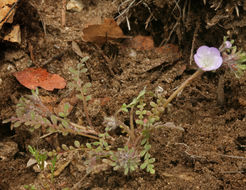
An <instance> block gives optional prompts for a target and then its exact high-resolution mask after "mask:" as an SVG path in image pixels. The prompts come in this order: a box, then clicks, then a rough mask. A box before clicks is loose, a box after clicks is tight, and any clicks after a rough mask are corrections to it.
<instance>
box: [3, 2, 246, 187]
mask: <svg viewBox="0 0 246 190" xmlns="http://www.w3.org/2000/svg"><path fill="white" fill-rule="evenodd" d="M82 2H83V5H84V8H83V10H82V11H81V12H66V26H65V27H63V26H62V25H61V12H62V2H61V1H53V0H43V1H34V0H30V1H27V0H21V1H20V2H19V4H18V8H17V12H16V15H15V17H14V23H18V24H20V26H21V32H22V43H21V45H17V44H11V43H9V42H6V41H3V40H1V36H3V35H4V33H5V32H6V31H8V27H10V25H9V24H8V25H6V26H4V28H3V29H2V31H0V35H1V36H0V121H3V120H5V119H7V118H10V117H11V116H13V115H15V105H16V102H17V100H18V99H19V98H20V97H21V96H23V95H25V94H30V90H28V89H27V88H25V87H23V86H22V85H21V84H19V83H18V82H17V80H16V79H15V78H14V76H13V75H12V74H13V72H15V71H20V70H23V69H24V68H28V67H31V66H32V67H33V66H34V67H42V68H46V69H47V70H48V71H49V72H51V73H56V74H59V75H61V76H62V77H64V78H65V79H66V80H67V81H69V80H71V75H70V73H69V71H68V68H69V67H75V66H76V65H77V64H78V63H79V60H80V58H79V57H78V55H76V53H74V52H73V51H72V50H71V44H72V41H75V42H77V43H78V45H79V47H80V49H81V51H82V53H83V54H84V55H89V56H90V59H89V60H88V61H87V64H86V66H87V68H88V76H87V78H85V79H84V80H86V81H89V82H91V83H92V87H91V89H90V94H91V95H92V96H93V98H96V99H98V100H101V99H106V100H107V101H106V103H101V104H100V101H94V103H91V104H90V105H89V106H88V109H89V115H90V117H91V119H92V124H93V126H95V128H96V130H98V131H100V132H102V131H103V130H104V127H105V126H104V125H103V120H104V116H106V115H107V116H111V115H113V114H114V113H115V112H116V111H117V110H118V109H119V108H120V107H121V105H122V104H123V103H130V101H131V100H132V99H133V98H134V97H136V96H137V95H138V93H139V92H140V91H141V90H142V89H143V87H144V86H146V87H147V90H148V91H153V92H154V91H155V89H156V88H158V87H161V88H163V89H164V91H163V96H165V97H166V98H167V97H168V96H169V95H170V94H171V93H172V92H173V91H174V89H175V88H176V87H178V86H179V85H180V84H181V83H182V82H183V81H184V80H185V79H187V78H188V77H189V76H190V75H191V74H193V73H194V72H195V71H196V65H195V63H194V62H193V61H192V62H191V64H190V55H191V52H192V51H191V49H192V48H193V50H194V52H195V50H196V49H197V48H198V47H199V46H201V45H204V44H206V45H208V46H214V47H219V45H220V44H221V43H222V41H223V36H225V35H228V36H229V37H230V38H231V39H234V40H235V43H236V44H237V46H238V47H239V48H241V49H243V50H246V43H245V41H244V40H245V39H246V3H245V2H244V1H243V0H234V1H232V0H226V1H220V0H211V1H207V2H206V1H205V2H206V5H204V3H203V2H204V1H202V0H198V1H191V0H181V1H167V0H153V1H150V0H144V1H134V0H132V1H120V0H116V1H110V0H102V1H99V0H89V1H86V0H82ZM122 2H125V4H121V3H122ZM220 2H221V4H220ZM130 3H133V6H132V7H128V6H129V5H130ZM120 5H122V6H120ZM211 6H212V7H211ZM217 7H218V8H217ZM118 8H119V9H120V10H121V12H122V11H124V10H126V9H127V8H129V12H128V14H127V15H122V16H120V18H119V20H121V23H120V27H121V28H122V29H123V31H124V34H125V35H129V36H136V35H146V36H152V37H153V39H154V42H155V46H156V47H158V46H160V45H163V44H165V43H166V44H173V45H176V46H178V47H179V53H177V52H176V53H175V52H168V54H167V53H166V54H157V53H155V52H154V51H151V50H142V51H141V50H139V51H137V50H134V49H133V48H131V47H128V46H127V45H126V44H127V43H125V42H124V41H120V42H117V43H113V44H109V46H107V45H104V47H103V48H100V47H96V46H95V45H94V44H92V43H87V42H83V41H82V40H81V31H82V29H83V27H84V26H85V25H86V24H87V23H88V22H89V21H90V20H92V19H93V18H95V17H100V18H108V17H117V16H118V15H119V12H118ZM216 8H217V9H216ZM215 9H216V10H215ZM237 12H238V13H239V15H237V14H238V13H237ZM126 17H127V18H128V20H129V24H130V26H131V30H130V31H129V30H128V25H127V22H126ZM192 44H193V47H192ZM30 45H31V46H32V47H33V57H34V60H31V53H30V48H28V47H30ZM115 49H117V51H115ZM192 53H193V52H192ZM56 55H60V56H59V58H58V59H56V58H55V59H54V60H52V61H50V62H49V63H48V64H45V65H44V63H45V62H46V61H47V60H48V59H50V58H52V57H54V56H56ZM30 63H31V64H30ZM221 75H223V76H224V83H223V84H222V86H221V85H220V86H219V87H218V81H219V78H220V76H221ZM218 88H220V90H218ZM40 94H41V95H42V96H50V97H56V99H57V100H58V99H59V101H61V100H62V99H64V98H69V97H70V96H69V94H68V90H67V89H63V90H55V91H53V92H47V91H45V90H42V89H40ZM218 97H219V98H218ZM221 97H222V98H223V97H224V101H223V100H221ZM245 102H246V75H244V76H242V77H241V78H240V79H237V78H236V77H235V76H234V75H233V74H232V73H230V72H229V71H224V70H220V71H218V72H206V73H204V74H203V75H202V76H201V77H199V78H197V79H196V80H195V81H193V82H192V84H191V85H190V86H189V87H187V88H185V89H184V90H183V92H182V93H181V94H180V95H179V96H178V97H177V98H176V99H174V100H173V101H172V102H171V106H170V107H169V109H168V111H166V112H165V113H164V114H162V116H161V122H162V123H166V122H172V123H174V125H175V126H179V127H181V128H183V129H184V131H181V130H178V129H171V128H161V129H158V130H157V131H155V132H154V134H153V136H152V137H151V145H152V148H151V154H152V155H153V157H155V158H156V161H155V163H154V165H155V170H156V172H155V174H154V175H151V174H149V173H147V172H146V171H142V170H138V171H136V172H133V173H131V174H129V175H128V176H125V175H124V174H123V172H120V171H113V169H111V168H109V169H107V170H106V171H101V172H99V173H95V174H90V175H88V176H86V177H85V179H84V181H83V183H82V187H81V188H80V189H94V190H100V189H170V190H171V189H172V190H176V189H177V190H178V189H245V187H246V177H245V171H246V162H245V159H246V157H245V146H246V117H245V113H246V103H245ZM56 103H57V104H58V103H59V102H56ZM97 103H98V104H99V105H98V104H97ZM81 109H82V104H80V103H78V104H77V105H76V107H75V108H74V109H73V111H72V112H71V115H70V118H71V120H73V121H74V122H80V119H79V118H81V119H82V120H83V119H84V118H85V116H84V114H83V113H82V111H81ZM122 119H125V121H124V122H125V123H127V122H129V120H127V118H125V116H124V117H123V116H122ZM119 134H120V132H119ZM42 135H43V134H42V132H41V131H38V130H37V131H36V132H34V133H30V132H29V131H28V129H27V128H26V127H24V126H23V127H19V128H16V129H14V130H10V123H7V124H1V126H0V189H1V190H7V189H10V190H15V189H24V187H23V185H28V184H35V185H36V187H37V189H63V188H65V187H69V188H71V187H73V185H74V184H75V183H76V182H78V181H80V179H81V178H83V176H84V175H85V169H84V168H83V166H82V165H83V159H84V158H82V155H75V156H74V159H73V161H71V163H69V165H68V166H67V167H66V168H65V169H64V170H63V171H62V172H61V173H60V175H59V176H57V177H55V182H54V184H51V183H50V181H48V180H47V178H45V177H43V176H41V174H39V173H36V172H35V171H34V170H33V168H32V167H29V168H26V164H27V162H28V160H29V159H30V157H31V155H30V153H29V152H28V149H27V146H28V145H32V146H34V147H38V148H39V149H40V150H41V149H46V150H51V149H53V148H55V147H56V145H57V143H58V145H61V144H63V143H65V144H68V145H69V144H72V143H73V142H74V140H79V141H80V142H81V143H86V142H92V141H93V140H92V139H89V138H87V137H81V136H73V135H68V136H67V137H63V136H62V135H58V136H51V137H49V138H48V139H39V137H40V136H42ZM115 137H117V132H116V135H115ZM6 152H7V153H6ZM3 155H5V156H3Z"/></svg>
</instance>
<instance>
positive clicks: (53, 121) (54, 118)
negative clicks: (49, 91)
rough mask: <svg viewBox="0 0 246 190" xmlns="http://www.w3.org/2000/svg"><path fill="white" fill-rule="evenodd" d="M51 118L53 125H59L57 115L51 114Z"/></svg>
mask: <svg viewBox="0 0 246 190" xmlns="http://www.w3.org/2000/svg"><path fill="white" fill-rule="evenodd" d="M50 119H51V121H52V123H53V125H57V118H56V116H55V115H51V116H50Z"/></svg>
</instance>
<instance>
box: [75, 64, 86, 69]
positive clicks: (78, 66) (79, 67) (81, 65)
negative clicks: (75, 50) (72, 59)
mask: <svg viewBox="0 0 246 190" xmlns="http://www.w3.org/2000/svg"><path fill="white" fill-rule="evenodd" d="M84 66H85V64H83V63H79V64H78V65H77V69H78V70H80V69H81V68H82V67H84Z"/></svg>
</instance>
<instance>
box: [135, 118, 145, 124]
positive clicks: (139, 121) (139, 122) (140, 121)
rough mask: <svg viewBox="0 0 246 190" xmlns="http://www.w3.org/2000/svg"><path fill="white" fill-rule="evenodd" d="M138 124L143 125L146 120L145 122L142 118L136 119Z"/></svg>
mask: <svg viewBox="0 0 246 190" xmlns="http://www.w3.org/2000/svg"><path fill="white" fill-rule="evenodd" d="M136 124H138V125H143V124H144V122H143V121H142V120H140V119H136Z"/></svg>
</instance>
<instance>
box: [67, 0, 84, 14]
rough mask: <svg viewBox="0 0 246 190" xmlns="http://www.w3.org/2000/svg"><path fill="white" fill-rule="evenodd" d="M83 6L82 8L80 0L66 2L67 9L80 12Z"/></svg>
mask: <svg viewBox="0 0 246 190" xmlns="http://www.w3.org/2000/svg"><path fill="white" fill-rule="evenodd" d="M83 8H84V5H83V3H82V1H81V0H70V1H69V2H68V3H67V10H68V11H75V12H81V11H82V9H83Z"/></svg>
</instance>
